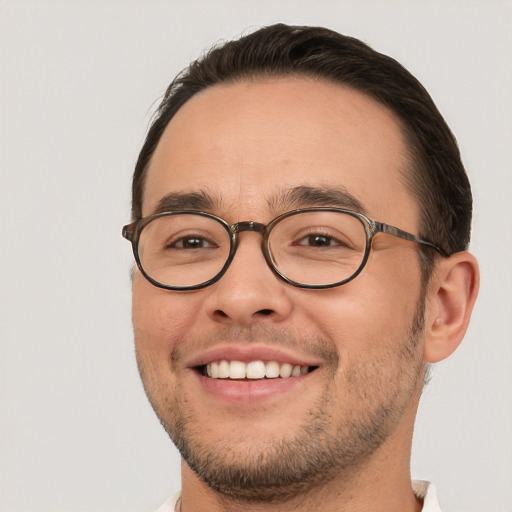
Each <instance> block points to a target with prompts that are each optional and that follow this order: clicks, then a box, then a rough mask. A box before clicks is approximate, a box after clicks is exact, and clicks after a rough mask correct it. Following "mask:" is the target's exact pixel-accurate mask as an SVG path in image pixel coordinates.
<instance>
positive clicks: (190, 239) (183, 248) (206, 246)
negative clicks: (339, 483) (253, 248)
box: [138, 213, 230, 287]
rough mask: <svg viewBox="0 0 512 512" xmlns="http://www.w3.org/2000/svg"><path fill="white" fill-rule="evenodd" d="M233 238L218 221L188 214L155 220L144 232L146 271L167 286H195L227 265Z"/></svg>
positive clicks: (142, 248) (141, 243) (141, 253)
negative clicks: (231, 238)
mask: <svg viewBox="0 0 512 512" xmlns="http://www.w3.org/2000/svg"><path fill="white" fill-rule="evenodd" d="M229 250H230V237H229V233H228V232H227V231H226V229H225V227H224V226H223V225H222V224H221V223H220V222H218V221H217V220H215V219H213V218H211V217H206V216H203V215H198V214H193V213H186V214H176V215H165V216H162V217H157V218H155V219H153V220H152V221H151V222H150V223H149V224H147V225H146V226H144V228H143V229H142V231H141V233H140V237H139V244H138V252H139V259H140V263H141V266H142V268H143V269H144V272H145V273H146V274H147V275H148V276H149V277H151V278H152V279H153V280H154V281H157V282H158V283H160V284H163V285H165V286H175V287H187V286H195V285H198V284H201V283H204V282H206V281H209V280H210V279H212V278H213V277H215V276H216V275H217V274H218V273H219V272H220V271H221V270H222V267H223V266H224V264H225V263H226V261H227V259H228V256H229Z"/></svg>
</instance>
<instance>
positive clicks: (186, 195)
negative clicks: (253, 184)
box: [152, 186, 366, 214]
mask: <svg viewBox="0 0 512 512" xmlns="http://www.w3.org/2000/svg"><path fill="white" fill-rule="evenodd" d="M221 203H222V201H221V199H220V198H218V197H214V196H213V195H212V194H210V193H209V192H206V191H205V190H200V191H198V192H171V193H169V194H166V195H165V196H164V197H162V198H161V199H160V200H159V201H158V203H157V205H156V207H155V209H154V211H153V212H152V213H154V214H157V213H165V212H172V211H177V210H197V211H210V212H211V211H213V210H215V209H218V208H219V206H220V205H221ZM267 204H268V207H269V209H270V210H271V211H272V213H274V214H281V213H286V212H287V211H290V210H296V209H299V208H307V207H311V206H331V207H334V208H346V209H349V210H354V211H356V212H359V213H362V214H366V208H365V207H364V206H363V204H362V202H361V201H360V200H359V199H357V198H356V197H355V196H354V195H353V194H351V193H350V192H348V190H347V189H345V188H344V187H336V188H333V187H310V186H298V187H293V188H289V189H285V190H283V191H280V192H278V193H276V194H274V195H273V196H272V197H270V198H269V199H268V201H267Z"/></svg>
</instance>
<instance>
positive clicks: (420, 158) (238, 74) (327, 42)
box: [132, 24, 472, 277]
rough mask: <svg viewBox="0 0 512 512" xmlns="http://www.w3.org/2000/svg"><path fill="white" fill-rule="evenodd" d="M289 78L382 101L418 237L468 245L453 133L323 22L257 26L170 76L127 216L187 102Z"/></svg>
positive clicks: (390, 73)
mask: <svg viewBox="0 0 512 512" xmlns="http://www.w3.org/2000/svg"><path fill="white" fill-rule="evenodd" d="M290 75H298V76H308V77H315V78H319V79H325V80H327V81H329V82H333V83H338V84H342V85H345V86H348V87H352V88H353V89H355V90H357V91H360V92H362V93H364V94H367V95H368V96H369V97H371V98H373V99H374V100H376V101H378V102H379V103H381V104H383V105H385V106H387V107H388V108H389V109H390V110H391V111H392V112H393V113H394V114H395V116H396V117H397V118H398V120H399V121H400V123H401V125H402V128H403V131H404V135H405V139H406V142H407V144H408V149H409V153H410V169H408V170H407V172H406V173H404V182H405V184H406V186H407V188H408V190H409V191H410V192H411V193H412V194H413V196H414V197H415V198H416V200H417V202H418V205H419V209H420V226H419V236H420V237H422V238H425V239H427V240H430V241H432V242H434V243H435V244H437V245H439V246H440V247H442V248H444V250H445V251H446V252H448V253H450V254H451V253H453V252H457V251H462V250H465V249H466V248H467V246H468V243H469V237H470V229H471V215H472V196H471V188H470V184H469V180H468V178H467V175H466V172H465V170H464V166H463V164H462V162H461V158H460V153H459V149H458V146H457V142H456V140H455V137H454V136H453V134H452V132H451V131H450V129H449V127H448V125H447V124H446V122H445V120H444V119H443V117H442V116H441V114H440V113H439V111H438V109H437V108H436V106H435V104H434V102H433V101H432V98H431V97H430V96H429V94H428V93H427V91H426V90H425V88H424V87H423V86H422V85H421V84H420V83H419V82H418V80H416V78H414V77H413V76H412V75H411V73H409V72H408V71H407V70H406V69H405V68H404V67H403V66H402V65H401V64H399V63H398V62H397V61H396V60H394V59H392V58H391V57H388V56H386V55H383V54H381V53H378V52H376V51H375V50H373V49H372V48H370V47H369V46H368V45H366V44H365V43H363V42H361V41H359V40H358V39H355V38H353V37H348V36H344V35H341V34H338V33H337V32H334V31H332V30H329V29H326V28H322V27H300V26H288V25H284V24H277V25H272V26H269V27H265V28H261V29H259V30H257V31H255V32H253V33H250V34H248V35H245V36H243V37H241V38H240V39H237V40H234V41H230V42H227V43H225V44H223V45H220V46H217V47H213V48H212V49H211V50H210V51H208V52H207V53H206V54H205V55H204V56H203V57H201V58H199V59H198V60H196V61H194V62H192V63H191V64H190V66H189V67H187V68H186V69H185V70H184V71H182V72H181V73H180V74H179V75H178V76H177V77H176V79H175V80H174V81H173V82H172V83H171V84H170V86H169V87H168V89H167V91H166V93H165V95H164V98H163V100H162V102H161V104H160V106H159V107H158V110H157V112H156V115H155V118H154V120H153V123H152V125H151V127H150V129H149V131H148V134H147V137H146V140H145V142H144V145H143V147H142V150H141V152H140V154H139V158H138V161H137V164H136V167H135V172H134V175H133V184H132V216H133V218H134V219H138V218H140V217H141V215H142V213H141V212H142V196H143V187H144V178H145V172H146V169H147V167H148V164H149V162H150V160H151V157H152V155H153V153H154V151H155V148H156V146H157V144H158V142H159V140H160V138H161V136H162V134H163V132H164V130H165V128H166V126H167V124H168V123H169V121H170V120H171V119H172V117H173V116H174V114H175V113H176V112H177V111H178V110H179V108H180V107H181V106H182V105H183V104H184V103H185V102H186V101H187V100H189V99H190V98H191V97H192V96H194V94H196V93H197V92H199V91H201V90H203V89H205V88H207V87H210V86H213V85H216V84H222V83H227V82H234V81H242V80H252V79H257V78H268V77H283V76H290ZM306 101H307V98H306ZM433 258H435V256H434V255H433V254H432V251H429V250H427V251H422V259H423V267H424V268H423V270H424V274H425V275H426V276H427V277H428V275H429V274H430V269H431V267H432V263H433V261H434V260H433Z"/></svg>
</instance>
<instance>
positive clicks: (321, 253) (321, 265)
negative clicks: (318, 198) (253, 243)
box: [268, 211, 366, 286]
mask: <svg viewBox="0 0 512 512" xmlns="http://www.w3.org/2000/svg"><path fill="white" fill-rule="evenodd" d="M268 246H269V252H270V255H271V258H272V260H273V262H274V266H275V267H276V269H277V270H278V271H279V272H281V274H283V275H284V276H286V277H287V278H288V279H290V280H292V281H294V282H296V283H300V284H305V285H319V286H321V285H329V284H334V283H339V282H340V281H344V280H346V279H349V278H350V277H352V275H353V274H354V273H355V272H356V271H357V269H358V268H359V266H360V265H361V263H362V261H363V258H364V254H365V248H366V231H365V228H364V225H363V223H362V222H361V221H360V220H359V219H358V218H357V217H354V216H352V215H350V214H346V213H341V212H330V211H316V212H301V213H297V214H295V215H290V216H289V217H285V218H284V219H282V220H280V221H279V222H278V223H277V224H276V225H275V226H274V227H273V229H272V231H271V233H270V235H269V240H268Z"/></svg>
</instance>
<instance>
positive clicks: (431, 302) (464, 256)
mask: <svg viewBox="0 0 512 512" xmlns="http://www.w3.org/2000/svg"><path fill="white" fill-rule="evenodd" d="M479 283H480V273H479V270H478V263H477V261H476V259H475V257H474V256H473V255H472V254H470V253H468V252H458V253H455V254H454V255H453V256H450V257H449V258H445V259H442V260H440V261H439V262H438V263H437V266H436V269H435V270H434V273H433V275H432V277H431V280H430V283H429V290H428V298H427V303H426V304H427V307H426V310H425V344H424V352H423V358H424V360H425V361H426V362H428V363H437V362H438V361H441V360H443V359H445V358H447V357H448V356H449V355H451V354H452V353H453V352H454V351H455V349H456V348H457V347H458V346H459V344H460V342H461V341H462V338H463V337H464V334H465V333H466V330H467V328H468V324H469V319H470V318H471V312H472V311H473V306H474V304H475V300H476V296H477V294H478V287H479Z"/></svg>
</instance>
